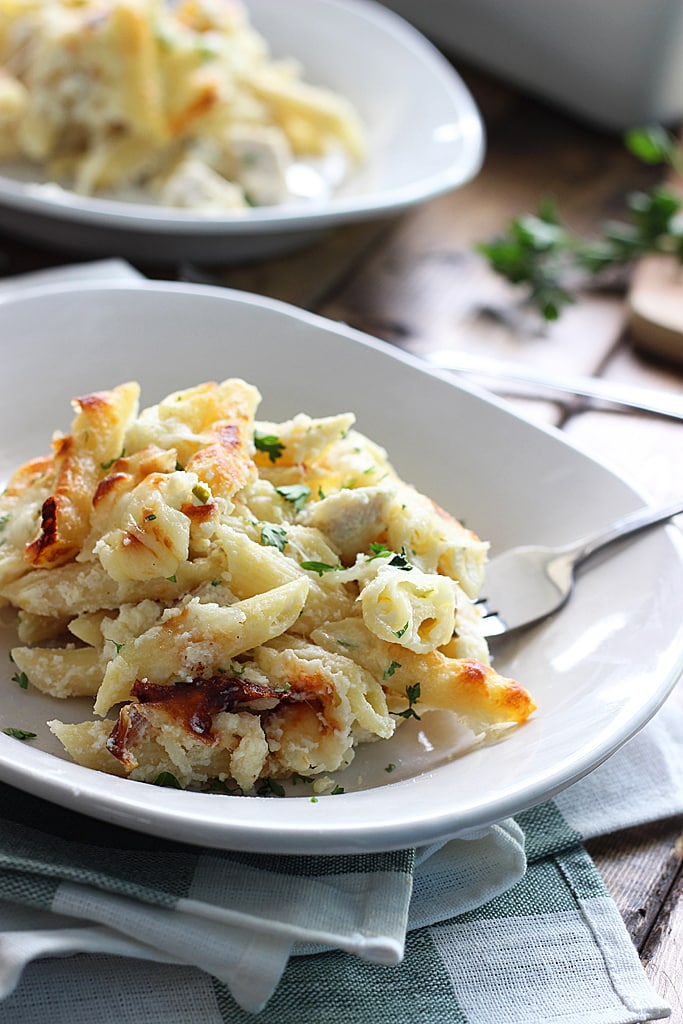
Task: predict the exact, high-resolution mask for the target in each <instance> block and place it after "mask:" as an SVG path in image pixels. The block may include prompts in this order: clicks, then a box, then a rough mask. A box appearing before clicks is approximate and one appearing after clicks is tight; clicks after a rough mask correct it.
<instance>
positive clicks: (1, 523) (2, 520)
mask: <svg viewBox="0 0 683 1024" xmlns="http://www.w3.org/2000/svg"><path fill="white" fill-rule="evenodd" d="M9 521H10V514H9V512H6V513H5V515H4V516H0V530H4V529H5V527H6V526H7V524H8V522H9Z"/></svg>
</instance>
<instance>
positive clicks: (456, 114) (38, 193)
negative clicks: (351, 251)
mask: <svg viewBox="0 0 683 1024" xmlns="http://www.w3.org/2000/svg"><path fill="white" fill-rule="evenodd" d="M245 4H246V7H247V8H248V10H249V13H250V18H251V21H252V23H253V24H254V26H255V27H256V28H257V29H258V30H259V31H260V32H261V33H262V34H263V35H264V36H265V38H266V39H267V40H268V41H269V43H270V46H271V51H272V53H273V55H274V56H293V57H296V58H298V60H299V61H300V62H301V64H302V66H303V68H304V72H305V76H306V79H307V81H310V82H313V83H315V84H320V85H325V86H328V87H330V88H332V89H335V90H336V91H338V92H339V93H341V94H342V95H344V96H346V97H348V98H349V99H350V100H351V101H352V102H353V103H354V104H355V105H356V107H357V109H358V111H359V113H360V115H361V117H362V119H363V121H364V123H365V125H366V128H367V135H368V146H369V152H368V157H367V160H366V162H365V164H364V165H363V166H362V167H360V168H358V169H357V170H355V171H354V172H353V173H351V174H350V175H349V178H348V180H347V181H346V182H345V183H344V185H343V186H341V187H340V188H339V189H338V190H336V191H334V192H333V193H332V194H331V195H329V196H328V197H323V198H320V199H315V200H313V199H310V200H302V201H300V202H291V203H287V204H283V205H281V206H270V207H261V208H251V209H249V210H247V211H245V212H244V213H240V214H234V213H232V214H230V213H226V214H225V215H223V216H217V215H214V214H211V215H207V214H201V213H197V212H196V211H188V210H176V209H172V208H170V207H163V206H160V205H155V204H152V203H133V202H124V201H119V200H115V199H104V198H89V197H83V196H78V195H76V194H75V193H73V192H70V191H67V190H65V189H61V188H58V187H56V186H55V185H52V184H49V183H45V182H44V181H36V180H35V178H33V180H32V179H31V174H34V173H35V172H27V170H26V168H21V167H10V165H5V166H4V167H2V166H0V227H4V228H6V229H9V230H10V231H12V232H13V233H15V234H18V235H20V236H21V237H24V238H29V239H32V240H34V241H38V242H39V243H41V244H48V245H54V246H57V247H59V248H62V249H69V250H72V251H73V250H76V251H78V252H79V253H81V254H82V253H84V252H86V253H99V254H103V255H106V256H124V257H129V258H131V259H135V260H152V261H154V262H158V263H163V262H175V261H179V260H202V261H214V260H219V261H221V262H238V261H244V260H249V259H260V258H262V257H265V256H274V255H277V254H279V253H282V252H286V251H288V250H291V249H293V248H297V247H300V246H301V245H303V244H306V243H308V242H309V241H312V240H314V239H315V238H316V237H318V236H319V235H320V234H321V233H322V232H324V231H325V230H327V229H329V228H330V227H333V226H335V225H338V224H342V223H344V222H347V221H354V220H361V219H369V218H374V217H379V216H384V215H388V214H393V213H398V212H399V211H401V210H403V209H406V208H408V207H410V206H413V205H414V204H416V203H419V202H422V201H423V200H425V199H429V198H431V197H433V196H436V195H439V194H441V193H443V192H447V191H449V190H450V189H454V188H457V187H458V186H460V185H463V184H464V183H465V182H467V181H469V180H470V179H471V178H472V177H474V175H475V174H476V173H477V171H478V170H479V168H480V166H481V162H482V159H483V152H484V140H483V127H482V122H481V118H480V116H479V113H478V111H477V108H476V106H475V103H474V101H473V99H472V97H471V95H470V93H469V91H468V90H467V88H466V87H465V85H464V84H463V82H462V80H461V79H460V77H459V76H458V74H457V73H456V72H455V71H454V70H453V68H452V67H451V65H450V64H449V63H448V62H447V61H446V60H445V58H444V57H442V56H441V54H440V53H439V52H438V51H437V50H436V49H435V48H434V47H433V46H432V45H431V44H430V43H428V42H427V40H425V39H424V37H423V36H421V35H420V33H419V32H418V31H417V30H416V29H414V28H412V27H411V26H410V25H408V24H407V22H405V21H403V20H402V19H401V18H399V17H398V15H395V14H393V13H392V12H390V11H387V10H386V9H385V8H384V7H381V6H380V5H379V4H376V3H374V2H372V0H245ZM27 174H28V177H27Z"/></svg>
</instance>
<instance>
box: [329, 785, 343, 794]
mask: <svg viewBox="0 0 683 1024" xmlns="http://www.w3.org/2000/svg"><path fill="white" fill-rule="evenodd" d="M344 792H346V791H345V789H344V787H343V786H335V787H334V789H333V790H332V792H331V793H330V796H339V794H340V793H344Z"/></svg>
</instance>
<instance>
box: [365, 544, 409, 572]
mask: <svg viewBox="0 0 683 1024" xmlns="http://www.w3.org/2000/svg"><path fill="white" fill-rule="evenodd" d="M370 551H371V552H372V554H371V555H370V561H372V560H373V558H389V556H390V555H391V556H392V557H391V559H390V561H389V565H393V566H394V568H395V569H406V570H410V569H412V568H413V566H412V565H411V564H410V562H409V561H408V559H407V558H406V549H405V548H401V553H400V555H397V554H396V552H395V551H392V550H391V548H388V547H387V546H386V544H379V543H376V544H371V545H370Z"/></svg>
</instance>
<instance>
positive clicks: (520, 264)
mask: <svg viewBox="0 0 683 1024" xmlns="http://www.w3.org/2000/svg"><path fill="white" fill-rule="evenodd" d="M624 144H625V146H626V148H627V149H628V150H629V151H630V152H631V153H633V155H634V156H636V157H638V158H639V159H640V160H642V161H643V162H644V163H646V164H653V165H655V164H664V165H668V166H669V167H670V168H672V169H673V170H674V171H676V173H677V174H678V175H679V176H680V177H681V178H683V148H682V147H681V145H680V143H679V142H678V140H677V139H676V138H675V136H673V135H672V134H671V133H670V132H668V131H667V130H666V129H664V128H662V127H660V126H659V125H655V126H652V127H647V128H637V129H633V130H632V131H629V132H627V133H626V135H625V136H624ZM626 209H627V213H628V217H627V219H626V220H625V221H609V222H607V223H606V224H604V225H603V226H602V236H601V237H600V238H598V239H596V240H595V241H587V240H585V239H582V238H580V237H579V236H578V235H576V234H574V233H573V232H571V231H570V230H569V229H567V228H566V227H564V226H563V225H562V223H561V222H560V218H559V216H558V212H557V208H556V204H555V202H554V201H553V200H552V199H543V200H542V201H541V203H540V204H539V208H538V211H537V212H536V213H535V214H532V213H526V214H523V215H522V216H520V217H516V218H515V219H514V220H512V221H511V222H510V224H509V225H508V227H507V232H506V233H505V234H504V235H503V236H501V237H499V238H496V239H494V240H493V241H491V242H482V243H480V244H478V245H477V246H476V249H477V250H478V251H479V252H481V253H482V254H483V255H484V256H485V257H486V258H487V260H488V261H489V264H490V265H491V267H492V268H493V269H494V270H495V271H496V272H497V273H498V274H500V275H501V276H502V277H504V278H506V279H507V280H508V281H510V282H511V283H512V284H516V285H517V284H518V285H523V286H524V287H525V288H526V293H527V295H526V297H527V299H528V302H529V303H530V304H531V305H532V306H533V307H535V308H536V309H537V310H538V312H539V313H540V314H541V316H542V317H543V318H544V319H545V320H557V318H558V317H559V316H560V313H561V311H562V310H563V308H564V307H565V306H567V305H568V304H570V303H572V302H574V301H575V288H576V286H577V282H578V283H580V282H582V281H590V280H592V281H594V282H595V281H597V280H599V278H600V275H602V274H604V272H605V271H606V270H608V269H609V268H615V267H624V266H628V265H629V264H630V263H632V262H633V261H634V260H635V259H637V258H638V257H640V256H643V255H645V254H647V253H660V254H667V255H671V256H674V257H675V258H676V259H677V260H678V262H679V263H681V264H683V218H682V217H681V210H682V209H683V199H682V198H681V195H680V194H678V193H677V192H675V191H674V190H673V189H672V188H669V187H667V186H666V185H657V186H655V187H654V188H651V189H648V190H646V191H638V192H632V193H630V194H629V195H628V196H627V197H626Z"/></svg>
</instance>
